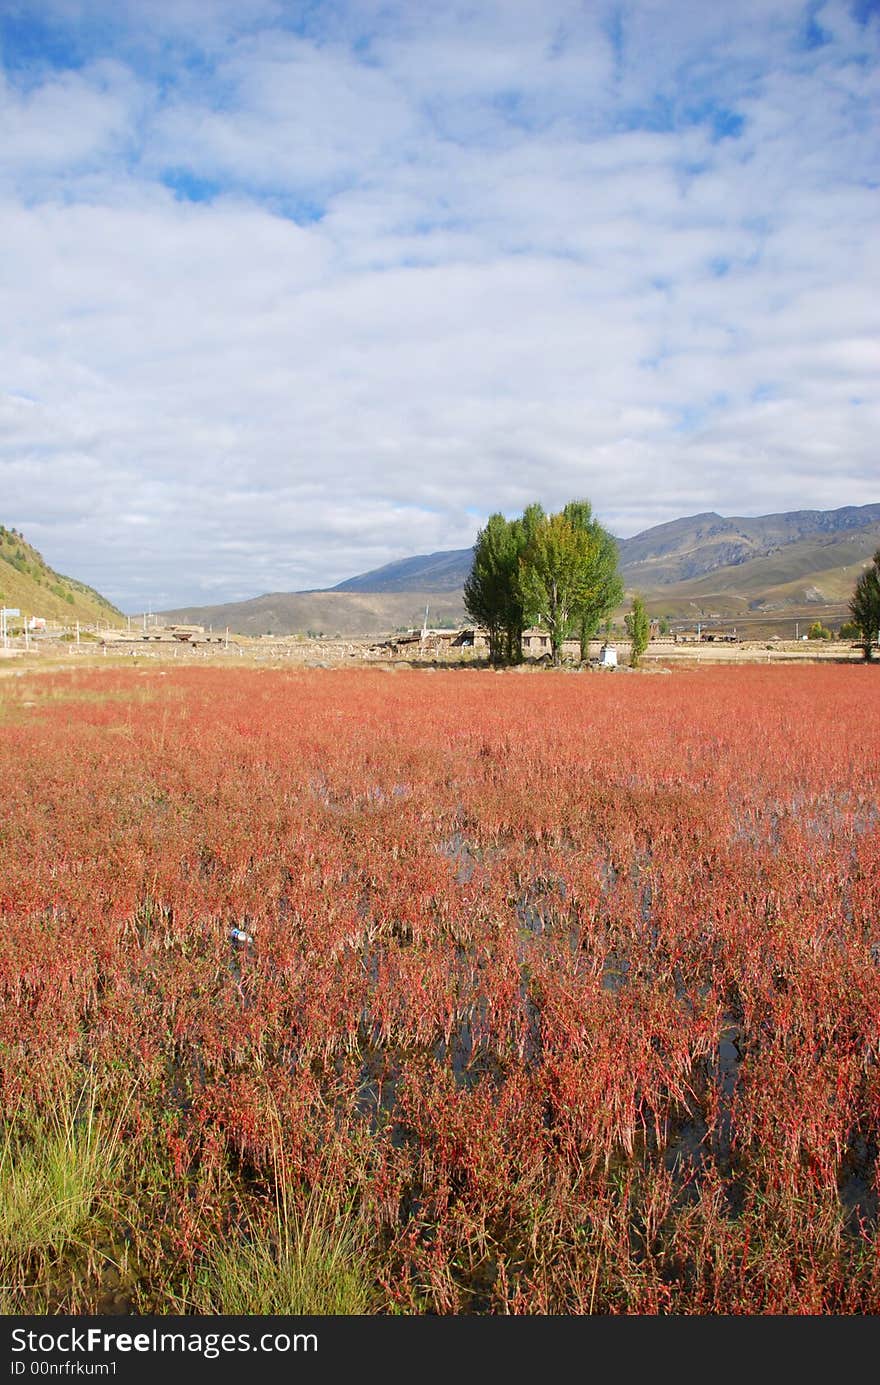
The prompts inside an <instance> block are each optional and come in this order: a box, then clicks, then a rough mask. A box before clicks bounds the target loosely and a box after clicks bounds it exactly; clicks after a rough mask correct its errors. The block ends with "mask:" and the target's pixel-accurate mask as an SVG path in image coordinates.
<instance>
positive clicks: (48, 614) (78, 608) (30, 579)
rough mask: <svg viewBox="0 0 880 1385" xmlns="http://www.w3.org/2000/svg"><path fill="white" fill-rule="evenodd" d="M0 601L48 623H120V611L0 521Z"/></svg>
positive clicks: (121, 615)
mask: <svg viewBox="0 0 880 1385" xmlns="http://www.w3.org/2000/svg"><path fill="white" fill-rule="evenodd" d="M0 604H2V605H4V606H12V607H18V609H19V610H20V611H21V613H22V616H32V615H34V616H43V617H45V619H46V620H48V621H50V622H52V623H60V624H62V625H70V624H72V623H73V622H75V621H77V620H78V621H80V622H81V623H82V624H83V625H94V624H96V623H97V622H98V621H109V622H110V624H111V625H121V624H122V623H123V621H124V619H125V617H124V616H123V614H122V612H121V611H118V610H117V609H116V607H115V606H113V605H111V603H110V602H109V601H108V600H107V599H106V597H103V596H101V594H100V592H96V591H95V590H94V588H92V587H87V586H86V584H85V582H78V581H77V580H76V578H74V577H63V576H62V575H61V573H60V572H55V570H54V569H53V568H51V567H49V565H48V563H47V562H46V561H45V559H44V558H43V557H42V555H41V554H40V553H38V552H37V550H36V549H35V548H34V547H32V545H31V544H29V543H28V542H27V540H26V539H24V538H22V536H21V534H19V533H18V531H17V530H16V529H7V528H5V527H4V526H3V525H0Z"/></svg>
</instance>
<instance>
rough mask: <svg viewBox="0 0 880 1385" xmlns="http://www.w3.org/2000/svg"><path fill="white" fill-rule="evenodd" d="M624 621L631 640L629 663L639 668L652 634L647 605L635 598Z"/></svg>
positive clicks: (640, 599) (639, 598) (638, 597)
mask: <svg viewBox="0 0 880 1385" xmlns="http://www.w3.org/2000/svg"><path fill="white" fill-rule="evenodd" d="M623 619H624V623H625V624H626V633H627V634H628V635H629V638H630V647H631V651H630V656H629V661H630V664H631V665H632V667H633V668H637V667H638V663H639V660H640V659H641V657H642V655H643V654H644V652H645V650H646V649H647V648H648V638H649V636H650V633H651V621H650V619H649V616H648V612H647V610H646V609H645V603H644V601H643V600H642V598H641V597H640V596H634V597H633V603H632V610H631V611H627V613H626V615H625V616H624V618H623Z"/></svg>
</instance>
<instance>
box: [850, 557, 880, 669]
mask: <svg viewBox="0 0 880 1385" xmlns="http://www.w3.org/2000/svg"><path fill="white" fill-rule="evenodd" d="M849 609H850V614H851V616H852V618H853V620H854V621H855V623H856V625H857V626H858V627H859V632H860V634H861V637H862V640H861V643H862V649H863V650H864V652H865V659H866V660H867V661H868V662H870V661H871V659H873V657H874V649H875V647H876V646H877V645H878V644H880V548H878V549H877V552H876V553H875V554H874V558H873V561H872V563H871V566H870V567H868V568H866V569H865V571H864V572H863V573H862V575H861V577H860V578H859V580H858V581H857V582H856V587H855V591H854V592H853V594H852V597H851V599H850V603H849Z"/></svg>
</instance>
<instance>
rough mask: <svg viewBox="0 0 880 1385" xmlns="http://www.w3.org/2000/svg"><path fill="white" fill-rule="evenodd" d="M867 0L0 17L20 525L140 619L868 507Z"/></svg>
mask: <svg viewBox="0 0 880 1385" xmlns="http://www.w3.org/2000/svg"><path fill="white" fill-rule="evenodd" d="M878 58H880V6H878V4H877V3H875V0H858V3H849V2H848V0H847V2H846V3H836V0H829V3H825V4H822V3H816V2H811V3H809V4H804V3H797V4H795V3H787V2H786V0H782V2H781V3H773V2H771V0H742V3H739V4H738V5H737V6H735V7H734V6H703V5H696V4H694V3H692V0H689V3H676V0H632V2H631V3H623V4H603V3H592V2H591V0H587V2H586V3H573V2H570V0H542V3H540V4H539V3H532V0H503V3H499V4H493V3H455V0H452V2H451V3H447V0H435V2H434V3H432V4H431V5H430V6H428V5H422V4H416V3H414V2H413V0H410V2H409V3H401V4H394V3H391V4H383V3H367V2H366V0H353V2H352V3H343V2H342V0H337V2H336V3H322V2H321V0H314V3H301V4H293V3H286V2H285V0H265V2H264V0H216V2H215V0H175V3H165V0H151V3H149V4H144V3H143V0H114V3H107V4H105V3H98V2H97V0H40V3H35V0H29V2H28V3H15V0H4V4H3V5H2V7H0V136H2V137H0V320H2V322H3V332H2V333H0V483H2V504H0V511H2V515H0V518H2V519H3V521H4V522H5V523H7V524H12V525H15V526H16V527H18V528H21V529H22V530H23V531H24V533H25V534H26V536H27V537H28V538H30V539H31V540H32V541H33V542H35V543H36V544H37V546H38V547H40V548H41V549H42V551H43V552H44V554H45V556H46V557H47V559H48V560H49V561H50V562H51V563H52V564H53V565H54V566H56V567H58V568H60V569H61V570H63V571H67V572H69V573H70V574H72V575H74V576H77V577H80V578H82V579H83V580H85V581H88V582H91V583H93V584H94V585H96V586H97V587H98V588H99V589H100V590H102V591H103V592H105V594H106V595H108V596H109V597H110V598H111V599H113V600H115V601H116V602H118V603H119V604H121V605H122V606H123V608H124V609H127V610H130V611H132V612H134V611H138V610H141V609H143V607H144V606H145V605H146V604H147V603H148V602H149V603H151V604H152V606H153V609H156V608H157V607H162V606H172V605H177V604H184V603H186V604H192V603H197V602H201V601H205V602H213V601H221V600H234V599H239V598H242V597H247V596H252V595H256V594H258V593H260V592H264V591H278V590H299V589H304V588H309V587H317V586H326V585H331V584H333V583H335V582H337V581H340V580H342V579H343V578H344V577H347V576H350V575H352V574H353V573H355V572H359V571H363V570H365V569H367V568H370V567H374V566H377V565H379V564H380V563H383V562H387V561H390V560H392V559H394V558H397V557H402V556H405V555H407V554H412V553H418V552H431V551H435V550H438V549H444V548H459V547H464V546H466V545H467V544H469V543H470V542H472V540H473V537H474V533H475V529H476V526H477V525H478V524H479V523H480V522H482V520H483V519H484V518H485V517H486V516H487V515H488V514H489V513H490V512H491V511H492V510H495V509H502V510H504V511H506V512H508V513H514V512H517V511H519V510H520V509H521V508H522V507H523V506H524V505H525V504H527V503H528V502H529V501H531V500H533V499H535V498H539V499H541V500H542V502H543V503H544V504H545V505H546V506H548V507H552V506H555V505H559V504H562V503H564V502H565V501H566V500H568V499H570V498H572V497H575V496H586V497H588V498H589V499H590V500H591V501H592V502H593V506H594V509H595V511H596V513H597V514H598V515H599V516H600V518H601V519H602V520H603V521H604V522H605V523H606V524H607V525H608V526H609V527H610V528H611V529H612V530H613V531H614V532H616V533H618V534H620V535H628V534H633V533H635V532H637V531H638V530H640V529H644V528H647V527H648V526H649V525H651V524H655V523H661V522H663V521H664V520H667V519H672V518H676V517H678V516H680V515H684V514H692V513H696V512H698V511H701V510H707V509H715V510H718V511H719V512H721V513H722V514H761V513H767V512H770V511H774V510H789V509H800V508H832V507H834V506H837V505H845V504H863V503H868V502H869V501H877V500H878V499H880V485H878V481H880V466H878V456H877V444H876V439H877V437H878V432H880V430H878V422H880V419H878V381H880V337H878V303H880V292H878V282H877V281H878V240H880V238H878V236H877V225H878V184H880V167H878V165H880V159H878V136H877V131H878V129H880V120H878V110H877V106H878V67H880V63H878Z"/></svg>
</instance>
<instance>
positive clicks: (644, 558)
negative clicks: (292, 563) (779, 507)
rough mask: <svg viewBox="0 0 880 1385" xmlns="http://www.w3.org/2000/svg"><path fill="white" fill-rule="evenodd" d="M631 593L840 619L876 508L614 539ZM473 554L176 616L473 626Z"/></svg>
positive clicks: (691, 607)
mask: <svg viewBox="0 0 880 1385" xmlns="http://www.w3.org/2000/svg"><path fill="white" fill-rule="evenodd" d="M618 546H619V549H620V566H621V575H622V577H623V581H624V586H625V588H626V591H627V592H628V593H630V594H631V593H633V592H636V591H638V592H640V593H641V594H642V595H643V596H644V597H645V599H646V600H647V602H648V604H649V608H650V609H651V611H652V612H654V613H655V614H667V613H668V614H671V615H675V616H678V617H687V618H691V619H697V618H698V617H699V616H700V615H702V614H703V613H704V612H705V613H708V612H709V611H715V612H718V613H720V614H723V615H726V616H739V615H745V613H748V612H751V613H753V615H754V618H756V619H757V618H758V617H759V616H760V615H761V614H762V613H763V614H769V613H771V612H772V613H779V614H780V615H781V614H782V613H786V614H790V615H791V617H792V619H794V618H795V617H796V616H800V615H801V614H803V615H808V614H811V615H812V617H814V618H817V617H822V616H823V614H824V616H825V617H826V618H831V617H832V616H833V618H834V619H835V620H839V619H841V618H842V617H843V616H844V615H845V606H846V602H847V600H848V599H849V596H850V595H851V593H852V589H853V587H854V585H855V581H856V578H857V577H858V575H859V572H860V571H861V569H862V567H863V565H864V564H865V563H866V562H867V561H869V559H870V558H871V556H872V555H873V553H874V552H875V551H876V549H877V548H878V547H880V504H873V505H858V506H855V505H849V506H845V507H842V508H841V509H838V510H794V511H789V512H786V513H782V514H773V515H759V516H756V517H752V518H729V519H725V518H724V517H723V516H722V515H718V514H715V513H714V512H711V511H710V512H708V513H705V514H699V515H691V516H689V517H687V518H685V519H676V520H672V521H671V522H670V523H668V524H658V525H655V526H654V527H653V528H651V529H646V530H645V531H644V532H643V533H641V534H636V535H634V536H633V537H632V538H630V539H621V540H618ZM472 555H473V549H470V548H463V549H453V550H450V551H448V552H442V553H428V554H424V555H421V556H416V557H412V558H402V559H399V560H398V561H397V562H393V563H386V564H385V566H384V567H380V568H376V569H374V570H373V571H371V572H365V573H361V574H360V575H359V576H356V577H350V578H348V579H347V581H345V582H340V583H339V584H338V585H337V586H335V587H333V588H332V589H330V590H329V591H324V592H320V591H318V592H287V593H285V592H277V593H274V594H273V595H271V596H259V597H255V598H253V599H252V600H250V601H239V602H233V603H229V604H226V605H219V606H202V607H188V608H185V609H179V610H175V611H167V612H164V613H163V614H164V615H165V617H166V618H167V619H169V620H179V621H187V622H190V621H195V622H198V623H199V624H202V625H213V626H214V628H215V629H221V630H222V629H223V628H224V627H225V626H227V625H228V626H229V628H230V630H233V631H237V632H239V633H241V634H266V633H267V632H268V631H271V632H272V633H273V634H292V633H296V632H301V633H305V632H306V631H307V630H315V631H318V630H321V631H323V632H324V633H325V634H336V633H337V632H339V633H340V634H343V635H374V634H387V633H389V632H390V631H392V630H397V629H401V628H405V627H408V626H417V625H420V624H421V622H422V619H423V616H424V612H425V604H426V603H428V605H429V614H428V620H429V624H432V625H440V624H445V623H448V622H456V621H460V620H464V619H465V611H464V604H463V600H462V586H463V584H464V581H465V578H466V577H467V575H468V573H469V571H470V566H471V561H472Z"/></svg>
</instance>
